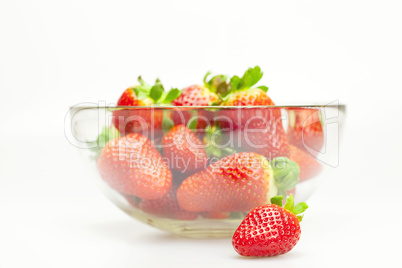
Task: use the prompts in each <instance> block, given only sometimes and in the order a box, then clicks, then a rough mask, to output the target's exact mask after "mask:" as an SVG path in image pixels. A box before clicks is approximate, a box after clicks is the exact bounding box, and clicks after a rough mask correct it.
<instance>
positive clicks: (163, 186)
mask: <svg viewBox="0 0 402 268" xmlns="http://www.w3.org/2000/svg"><path fill="white" fill-rule="evenodd" d="M97 164H98V170H99V173H100V175H101V176H102V178H103V179H104V180H105V181H106V182H107V183H108V184H109V185H110V187H111V188H113V189H114V190H116V191H118V192H121V193H123V194H126V195H134V196H138V197H140V198H144V199H158V198H161V197H163V196H164V195H165V194H166V193H167V192H168V191H169V189H170V187H171V184H172V173H171V171H170V169H169V167H168V166H167V164H166V162H165V161H164V160H163V158H162V156H161V155H160V153H159V152H158V151H157V150H156V149H155V148H154V147H152V145H151V141H150V140H149V139H148V138H147V137H145V136H143V135H141V134H139V133H132V134H129V135H127V136H125V137H122V138H117V139H113V140H111V141H109V142H108V143H107V144H106V146H105V148H104V149H103V150H102V152H101V154H100V157H99V160H98V163H97Z"/></svg>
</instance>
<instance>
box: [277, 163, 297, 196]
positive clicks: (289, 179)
mask: <svg viewBox="0 0 402 268" xmlns="http://www.w3.org/2000/svg"><path fill="white" fill-rule="evenodd" d="M271 167H272V169H273V171H274V178H275V184H276V186H277V187H278V190H279V192H280V193H285V192H286V191H287V190H291V189H293V188H294V187H295V186H296V184H297V183H298V182H299V174H300V167H299V165H298V164H297V163H296V162H295V161H292V160H289V159H288V158H286V157H276V158H274V159H272V161H271Z"/></svg>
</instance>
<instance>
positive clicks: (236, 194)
mask: <svg viewBox="0 0 402 268" xmlns="http://www.w3.org/2000/svg"><path fill="white" fill-rule="evenodd" d="M276 192H277V189H276V185H275V183H274V178H273V171H272V169H271V167H270V165H269V163H268V161H267V159H266V158H265V157H264V156H262V155H259V154H255V153H238V154H233V155H230V156H227V157H224V158H222V159H221V160H219V161H218V162H215V163H214V164H212V165H210V166H208V167H207V168H206V169H205V170H203V171H200V172H197V173H195V174H193V175H191V176H190V177H188V178H187V179H185V180H184V181H183V183H182V184H181V186H180V188H179V190H178V191H177V200H178V201H179V204H180V206H181V207H182V208H183V209H185V210H188V211H194V212H221V211H226V212H231V211H248V210H250V209H252V208H253V207H255V206H258V205H261V204H265V203H266V202H267V201H268V200H269V197H270V196H273V195H275V194H276Z"/></svg>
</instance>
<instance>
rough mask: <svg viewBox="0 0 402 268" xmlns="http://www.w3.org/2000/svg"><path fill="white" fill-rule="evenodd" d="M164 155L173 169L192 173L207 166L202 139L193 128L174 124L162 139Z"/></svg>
mask: <svg viewBox="0 0 402 268" xmlns="http://www.w3.org/2000/svg"><path fill="white" fill-rule="evenodd" d="M162 145H163V155H164V156H165V157H166V158H167V160H168V162H169V166H170V168H171V169H174V170H176V171H180V172H182V173H190V172H194V171H196V170H199V169H202V168H204V167H206V165H207V162H208V157H207V153H206V152H205V149H204V145H203V143H202V142H201V140H200V139H199V138H198V137H197V136H196V135H195V134H194V132H193V131H191V129H189V128H187V127H185V126H183V125H177V126H174V127H173V128H172V129H171V130H170V131H169V132H168V133H167V134H166V135H165V136H164V137H163V139H162Z"/></svg>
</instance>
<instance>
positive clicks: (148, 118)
mask: <svg viewBox="0 0 402 268" xmlns="http://www.w3.org/2000/svg"><path fill="white" fill-rule="evenodd" d="M138 81H139V82H140V85H137V86H134V87H130V88H128V89H126V90H125V91H124V92H123V94H122V95H121V97H120V98H119V100H118V102H117V105H118V106H135V107H136V106H137V107H140V106H141V107H144V106H154V105H155V104H160V103H169V102H170V101H171V100H173V99H174V98H176V97H177V96H178V94H179V93H180V92H179V90H177V89H172V90H171V91H170V92H169V93H167V94H166V93H165V92H164V88H163V86H162V84H161V83H160V81H159V80H158V79H157V80H156V83H155V85H154V86H150V85H148V84H147V83H145V82H144V81H143V80H142V79H141V77H139V78H138ZM162 121H163V110H162V109H160V108H159V109H158V108H156V107H152V108H130V109H121V110H115V111H113V118H112V122H113V124H114V125H115V126H116V128H117V129H118V130H119V131H120V133H121V135H122V136H124V135H126V134H129V133H142V134H144V135H145V136H147V137H154V136H158V135H160V134H162Z"/></svg>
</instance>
